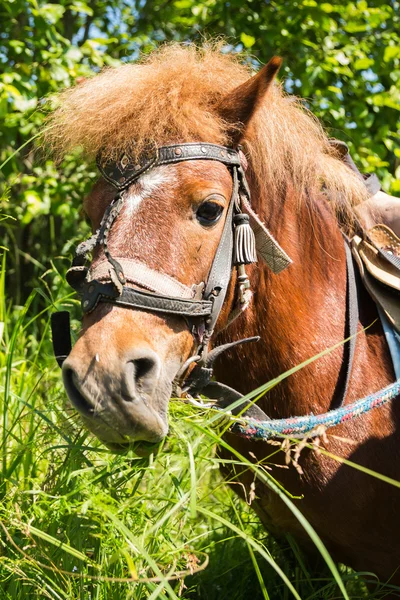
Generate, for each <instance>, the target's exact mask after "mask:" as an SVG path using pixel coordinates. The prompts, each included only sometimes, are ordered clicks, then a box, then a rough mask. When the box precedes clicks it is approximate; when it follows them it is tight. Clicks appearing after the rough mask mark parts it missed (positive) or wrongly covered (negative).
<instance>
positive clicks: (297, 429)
mask: <svg viewBox="0 0 400 600" xmlns="http://www.w3.org/2000/svg"><path fill="white" fill-rule="evenodd" d="M399 395H400V379H398V380H397V381H395V382H394V383H391V384H390V385H388V386H387V387H385V388H383V389H382V390H379V392H375V393H374V394H370V395H369V396H366V397H365V398H361V399H360V400H357V401H356V402H353V403H352V404H349V405H348V406H342V407H340V408H337V409H335V410H331V411H329V412H327V413H323V414H322V415H313V414H311V415H307V416H305V417H291V418H289V419H271V420H269V421H258V420H257V419H251V418H249V419H247V418H246V417H243V418H241V419H240V421H237V422H236V423H235V424H234V425H233V426H232V431H233V432H234V433H236V434H237V435H239V436H241V437H244V438H246V439H249V440H267V439H269V438H272V437H274V436H276V435H290V436H293V437H300V438H301V437H315V436H317V435H320V431H318V428H319V427H320V426H321V425H322V426H324V427H325V428H328V427H334V426H335V425H340V424H341V423H345V422H346V421H350V420H351V419H354V418H356V417H359V416H361V415H363V414H364V413H366V412H368V411H369V410H372V409H373V408H377V407H378V406H382V405H383V404H386V402H389V401H390V400H393V398H396V397H397V396H399Z"/></svg>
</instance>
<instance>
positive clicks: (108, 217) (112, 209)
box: [52, 143, 358, 420]
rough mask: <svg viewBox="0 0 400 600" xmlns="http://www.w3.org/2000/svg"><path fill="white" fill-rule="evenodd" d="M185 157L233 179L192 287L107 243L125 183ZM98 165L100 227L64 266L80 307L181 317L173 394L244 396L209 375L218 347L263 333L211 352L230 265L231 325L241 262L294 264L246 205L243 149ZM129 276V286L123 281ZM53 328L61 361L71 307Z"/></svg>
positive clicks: (240, 295) (239, 304) (278, 267)
mask: <svg viewBox="0 0 400 600" xmlns="http://www.w3.org/2000/svg"><path fill="white" fill-rule="evenodd" d="M190 160H213V161H218V162H220V163H222V164H224V165H225V166H226V167H227V168H228V169H229V171H230V173H231V176H232V181H233V189H232V195H231V198H230V200H229V204H228V210H227V214H226V218H225V223H224V227H223V231H222V234H221V238H220V241H219V245H218V247H217V250H216V253H215V256H214V259H213V262H212V265H211V268H210V271H209V274H208V278H207V281H206V282H199V283H194V284H193V285H192V286H191V287H189V286H185V285H183V284H182V283H181V282H179V281H178V280H176V279H174V278H173V277H171V276H169V275H166V274H164V273H161V272H159V271H155V270H153V269H150V268H149V267H147V266H146V265H144V264H143V263H140V262H137V261H132V260H129V259H125V258H119V257H113V256H112V255H111V252H110V250H109V247H108V237H109V233H110V230H111V228H112V226H113V224H114V223H115V221H116V219H117V218H118V215H119V213H120V211H121V209H122V206H123V204H124V201H125V197H126V193H127V191H128V189H129V187H130V186H131V185H132V184H133V183H135V182H136V181H137V180H138V179H139V178H140V177H141V176H142V175H143V174H144V173H147V172H148V171H150V170H151V169H153V168H155V167H157V166H161V165H171V164H177V163H179V162H183V161H190ZM97 164H98V168H99V170H100V172H101V174H102V176H103V177H104V179H106V180H107V181H108V182H109V183H110V184H111V185H112V186H113V187H114V189H115V191H116V194H115V197H114V199H113V200H112V202H111V204H110V205H109V206H108V208H107V209H106V211H105V213H104V215H103V218H102V220H101V223H100V226H99V229H98V230H97V231H96V232H95V233H94V234H93V235H92V236H91V237H90V238H89V239H88V240H87V241H85V242H82V243H81V244H79V246H78V247H77V249H76V254H75V258H74V260H73V263H72V266H71V268H70V269H69V270H68V272H67V281H68V283H69V284H70V285H71V286H72V287H73V288H74V289H75V291H76V292H77V293H78V294H79V296H80V297H81V307H82V311H83V313H84V314H87V313H90V312H91V311H93V310H94V309H95V308H96V306H97V305H98V303H99V302H105V303H110V304H115V305H117V306H121V307H124V308H132V309H141V310H146V311H150V312H155V313H161V314H173V315H178V316H181V317H183V318H184V319H185V320H186V322H187V324H188V327H189V328H190V331H191V333H192V335H193V337H194V339H195V341H196V344H197V348H196V350H195V352H194V353H193V355H192V356H191V357H190V358H189V359H188V360H186V362H185V363H184V364H183V366H182V367H181V369H180V371H179V373H178V374H177V376H176V378H175V380H174V383H173V392H174V396H176V397H189V398H192V399H193V398H195V397H199V396H200V394H203V395H205V396H207V397H211V398H215V399H216V400H217V402H218V406H219V407H224V406H229V404H231V403H232V402H234V401H235V400H238V399H240V398H242V397H243V396H242V394H240V393H239V392H237V391H236V390H234V389H232V388H230V387H228V386H226V385H224V384H222V383H220V382H217V381H211V378H212V375H213V363H214V361H215V359H216V358H217V357H218V356H220V354H221V353H222V352H224V351H226V350H228V349H230V348H232V347H233V346H236V345H238V344H242V343H248V342H254V341H258V340H259V339H260V338H259V337H251V338H246V339H242V340H237V341H234V342H231V343H228V344H224V345H222V346H217V347H215V348H214V349H213V350H210V351H209V344H210V340H211V339H212V336H213V334H214V331H215V325H216V323H217V320H218V317H219V315H220V312H221V309H222V306H223V304H224V300H225V297H226V293H227V290H228V286H229V284H230V281H231V277H232V270H233V267H235V268H236V270H237V284H236V285H237V289H236V293H235V296H236V304H235V306H234V308H233V310H232V311H231V313H230V315H229V318H228V324H229V323H230V322H232V321H233V320H234V319H235V318H236V317H237V316H239V315H240V314H241V312H243V311H244V310H245V309H246V308H247V306H248V304H249V303H250V301H251V296H252V292H251V289H250V282H249V279H248V277H247V274H246V270H245V267H246V265H248V264H251V263H254V262H256V261H257V252H258V254H259V256H261V257H262V258H263V260H264V261H265V262H266V263H267V264H268V265H269V267H270V268H271V269H272V271H273V272H275V273H278V272H280V271H282V270H283V269H285V268H286V267H287V266H289V265H290V264H291V260H290V258H289V257H288V256H287V254H286V253H285V252H284V251H283V250H282V248H281V247H280V246H279V244H278V243H277V242H276V240H274V238H273V237H272V236H271V234H270V233H269V232H268V230H267V229H266V228H265V226H264V225H263V223H262V222H261V221H260V219H259V218H258V216H257V215H256V213H254V211H253V210H252V208H251V198H250V190H249V186H248V184H247V181H246V175H245V169H246V159H245V157H244V155H243V153H242V152H241V150H240V149H239V148H238V149H234V148H227V147H225V146H219V145H216V144H206V143H185V144H176V145H170V146H163V147H160V148H158V149H157V151H156V152H155V153H154V154H152V155H150V156H144V157H143V159H142V160H141V161H139V162H134V161H132V160H131V158H130V157H129V156H128V155H126V154H124V155H123V156H122V157H121V158H120V159H119V160H118V161H117V162H106V163H105V164H104V163H103V162H102V161H101V157H98V161H97ZM100 246H102V248H103V252H104V256H105V259H104V260H102V261H101V262H100V263H98V264H97V265H96V266H95V267H94V268H93V267H91V266H90V267H87V266H86V263H87V259H88V255H89V254H90V253H91V252H92V251H93V250H94V249H95V248H96V247H100ZM346 246H347V244H346ZM346 258H347V261H346V262H347V269H348V271H347V272H348V290H350V295H351V298H350V296H349V297H348V305H349V304H350V305H351V307H353V305H354V302H356V300H354V294H356V292H354V287H355V286H354V283H353V282H352V281H351V280H352V279H353V278H354V275H352V260H351V256H350V257H349V253H348V252H347V250H346ZM349 275H350V277H349ZM349 279H350V281H349ZM128 283H129V284H130V285H127V284H128ZM349 283H350V285H349ZM132 286H134V287H132ZM348 293H349V292H348ZM350 312H351V313H354V310H353V309H352V308H350ZM357 317H358V315H357V316H356V317H352V316H351V315H350V322H351V325H350V331H349V333H351V334H354V326H353V325H352V324H353V323H355V327H356V326H357V322H358V318H357ZM52 332H53V347H54V353H55V356H56V359H57V362H58V364H59V365H60V367H61V366H62V364H63V362H64V360H65V359H66V358H67V356H68V354H69V353H70V351H71V348H72V345H71V336H70V324H69V313H68V312H66V311H61V312H56V313H53V314H52ZM353 355H354V348H353V347H351V348H350V352H349V360H348V361H346V362H349V364H348V365H347V373H346V377H345V379H346V381H345V386H344V393H343V394H342V395H343V398H342V401H343V400H344V396H345V395H346V391H347V387H348V379H349V377H350V371H351V362H352V356H353ZM193 363H194V367H193ZM188 371H189V375H188V376H187V372H188ZM245 411H246V416H250V417H252V418H255V419H259V420H260V419H261V420H262V419H267V416H266V415H265V413H264V412H263V411H262V410H261V409H260V408H259V407H258V406H257V405H254V404H252V403H251V402H249V401H247V402H244V403H243V404H242V405H241V406H240V407H238V409H237V410H236V412H240V413H243V412H245ZM233 412H234V413H235V411H233Z"/></svg>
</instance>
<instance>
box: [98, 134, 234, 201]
mask: <svg viewBox="0 0 400 600" xmlns="http://www.w3.org/2000/svg"><path fill="white" fill-rule="evenodd" d="M186 160H217V161H219V162H221V163H223V164H224V165H227V166H236V167H240V156H239V153H238V151H237V150H234V149H233V148H225V146H218V144H199V143H197V142H194V143H189V144H175V145H172V146H161V148H155V149H152V151H151V152H150V153H147V154H146V155H144V156H143V157H142V158H140V159H139V160H138V161H132V159H131V158H130V157H129V156H128V155H127V154H124V155H123V156H121V158H120V159H119V160H118V161H116V162H114V161H108V162H103V161H102V158H101V154H100V155H99V156H98V157H97V166H98V169H99V171H100V173H101V174H102V175H103V177H104V179H106V180H107V181H108V182H109V183H111V184H112V185H113V186H114V187H115V188H116V189H117V190H119V191H123V190H126V189H127V188H128V187H129V186H130V185H132V183H133V182H134V181H135V180H136V179H138V177H140V176H141V175H143V173H145V172H146V171H148V170H150V169H153V168H154V167H156V166H160V165H171V164H176V163H178V162H184V161H186Z"/></svg>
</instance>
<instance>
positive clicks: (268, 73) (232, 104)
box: [218, 56, 282, 146]
mask: <svg viewBox="0 0 400 600" xmlns="http://www.w3.org/2000/svg"><path fill="white" fill-rule="evenodd" d="M281 64H282V59H281V58H280V57H279V56H274V57H273V58H271V60H270V61H269V63H268V64H266V65H265V66H264V67H263V68H262V69H261V71H259V72H258V73H257V74H256V75H254V76H253V77H251V78H250V79H248V80H247V81H245V83H242V85H239V86H238V87H237V88H235V89H234V90H233V91H232V92H229V94H227V95H226V96H225V97H224V98H223V99H222V101H221V103H220V105H219V107H218V110H219V113H220V115H221V117H222V118H223V119H224V120H225V121H226V122H227V123H228V124H229V125H228V128H229V134H230V136H231V141H232V144H233V145H234V146H235V145H237V144H239V143H240V141H241V139H242V138H243V137H244V135H245V133H246V129H247V127H248V125H249V124H250V121H251V119H252V117H253V115H254V114H255V112H256V110H257V108H258V107H259V106H260V104H261V102H262V100H263V98H264V97H265V95H266V94H267V92H268V90H269V88H270V86H271V84H272V82H273V80H274V79H275V76H276V74H277V73H278V71H279V69H280V66H281Z"/></svg>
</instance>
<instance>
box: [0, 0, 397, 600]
mask: <svg viewBox="0 0 400 600" xmlns="http://www.w3.org/2000/svg"><path fill="white" fill-rule="evenodd" d="M399 31H400V17H399V2H398V1H396V0H360V1H358V2H355V3H354V2H346V1H341V2H330V3H329V2H318V1H317V0H296V1H293V2H289V1H288V0H283V1H279V0H249V1H248V2H242V1H241V0H230V1H229V2H228V1H224V2H222V1H217V0H196V1H195V0H168V1H167V2H166V1H165V0H147V1H146V0H122V1H120V0H96V1H95V0H88V1H87V2H85V1H83V0H59V1H58V2H53V1H51V2H46V1H45V0H0V166H1V168H0V185H1V191H0V204H1V206H0V228H1V234H0V244H1V246H2V250H1V252H2V260H3V266H2V269H1V274H0V415H1V416H0V418H1V426H0V461H1V466H0V495H1V501H0V522H1V523H2V524H3V528H2V529H1V530H0V581H1V583H0V598H1V599H3V598H4V599H7V600H8V599H10V598H17V599H18V600H24V599H25V598H30V597H35V598H36V597H37V598H57V599H64V598H65V599H68V600H71V599H78V598H80V599H82V600H83V599H84V600H87V599H89V598H90V599H91V600H94V599H96V600H101V599H103V598H104V599H105V598H111V597H112V598H113V599H114V598H115V599H116V600H118V599H119V598H124V599H125V598H133V599H139V598H166V597H171V598H174V597H177V596H178V595H179V594H181V595H182V597H185V598H207V599H209V600H213V598H229V599H230V600H236V599H237V600H239V599H242V598H245V597H253V598H254V600H256V599H257V598H264V599H266V598H271V599H281V598H282V599H283V598H288V597H289V596H288V594H289V592H288V589H287V587H285V585H284V584H283V583H282V579H281V578H280V576H279V575H278V574H277V571H276V566H277V565H279V566H280V567H281V568H282V570H283V573H284V574H285V575H286V576H287V578H288V579H289V580H290V581H291V582H292V584H293V585H294V587H295V589H296V590H297V591H298V593H299V594H300V595H301V597H302V598H310V599H311V598H316V597H318V598H332V597H333V596H337V594H338V592H337V587H336V583H335V580H334V579H333V577H332V575H331V573H330V572H329V571H328V570H327V569H326V568H324V567H321V565H319V566H318V569H315V568H314V567H313V566H311V565H310V564H308V563H307V560H306V558H305V557H304V556H302V555H301V553H300V552H299V550H298V549H297V548H296V546H295V544H294V543H293V541H292V540H290V539H285V540H283V541H280V542H276V541H275V540H273V539H272V538H271V537H270V536H268V535H267V534H266V533H265V532H264V530H263V529H262V527H261V525H260V524H259V522H258V520H257V519H256V517H255V516H254V513H253V511H252V510H251V509H249V507H248V506H247V505H246V504H245V503H243V502H241V501H239V500H238V498H237V497H236V495H234V494H232V493H231V492H230V491H229V489H228V486H227V485H226V484H223V482H222V478H221V477H220V476H219V475H218V474H217V467H218V465H219V459H218V457H217V455H216V454H215V438H214V437H213V436H214V435H215V432H214V430H213V429H210V428H209V426H208V421H207V420H206V419H205V418H204V419H203V420H202V417H196V419H193V415H192V414H191V413H190V411H186V412H185V410H184V409H183V408H182V407H180V406H178V407H177V406H175V407H174V406H173V407H172V423H173V431H174V437H172V438H171V439H170V441H169V442H168V445H167V446H166V447H164V449H163V452H161V453H160V455H159V456H158V457H157V459H155V457H152V456H150V457H149V458H147V459H139V458H135V457H134V456H130V455H129V456H111V455H109V454H107V453H105V452H104V450H103V449H102V448H101V447H99V445H98V444H97V442H95V441H94V440H93V439H92V438H90V437H88V436H87V434H86V433H85V432H83V431H82V430H81V428H80V426H79V425H78V424H77V423H76V422H75V420H74V418H73V416H72V415H71V414H69V413H68V411H65V410H64V408H63V398H64V394H63V392H62V389H61V383H60V377H59V372H58V371H56V370H55V367H54V361H53V358H52V356H51V349H50V345H49V339H48V338H49V332H48V329H49V324H48V312H49V310H51V309H52V308H53V307H57V306H59V305H63V306H64V305H70V306H71V308H72V310H74V307H75V306H76V301H75V300H73V299H71V295H70V294H69V292H67V291H66V288H65V284H64V280H63V274H64V272H65V269H66V267H67V265H68V257H69V255H70V250H71V247H72V246H73V245H74V243H75V241H76V240H77V239H81V238H82V237H83V236H85V235H86V234H87V232H88V226H87V225H86V223H85V222H84V219H83V218H82V214H81V210H80V206H81V199H82V197H83V196H84V194H85V193H86V191H87V190H88V188H89V186H90V185H91V183H92V181H93V180H94V178H95V177H96V173H95V169H94V168H93V166H92V165H86V164H84V163H83V162H82V160H81V158H80V156H79V153H76V154H73V155H69V156H67V157H66V158H65V160H64V162H63V164H62V165H59V166H56V165H54V163H53V162H52V160H51V159H50V158H48V157H46V154H45V152H43V153H42V156H41V157H40V156H38V154H36V155H35V153H34V138H35V136H36V135H37V133H38V130H39V127H40V126H41V125H42V123H43V118H44V110H43V107H44V100H45V99H47V98H50V99H51V96H52V94H54V93H55V92H57V91H58V90H59V89H60V88H63V87H65V86H69V85H71V84H73V83H75V82H79V78H81V77H86V76H89V75H90V74H91V73H93V72H96V71H98V70H99V69H101V68H103V67H105V66H109V65H114V64H119V62H120V61H125V62H126V61H130V60H135V59H136V58H137V57H138V55H139V52H140V51H143V52H149V51H150V50H151V49H153V48H154V47H155V45H156V44H157V43H159V42H162V41H168V40H181V41H202V40H203V39H204V37H205V36H214V35H220V34H222V35H225V36H227V40H228V41H227V43H226V47H225V50H226V51H244V52H245V53H246V56H247V57H248V60H250V61H252V62H253V64H254V66H257V65H258V63H259V61H261V62H266V61H267V60H268V59H269V58H270V57H271V56H272V55H273V54H280V55H282V56H283V57H284V59H285V64H284V69H283V71H282V78H283V80H284V85H285V88H286V89H287V91H289V92H291V93H295V94H298V95H300V96H303V97H305V98H306V102H307V105H308V106H309V107H310V108H311V110H312V111H313V112H314V113H315V114H316V115H317V116H318V117H319V118H321V119H322V121H323V122H324V124H325V125H326V126H327V127H329V128H330V131H331V134H332V135H333V136H335V137H338V138H340V139H344V140H345V141H346V142H348V143H349V144H350V146H351V150H352V153H353V156H354V158H355V159H356V161H357V162H358V163H359V164H360V165H361V167H362V168H363V169H364V170H366V171H376V172H377V173H378V175H379V176H380V177H381V179H382V181H383V184H384V187H385V189H386V190H387V191H389V192H390V191H391V192H392V193H399V192H400V183H399V181H398V178H399V174H400V173H399V169H400V167H399V163H400V151H399V149H398V139H399V138H398V131H399V99H400V98H399V96H400V91H399V89H400V85H399V78H400V34H399ZM5 248H6V249H7V250H5ZM5 257H7V265H8V266H7V272H6V269H5ZM5 280H7V295H6V294H5ZM32 290H34V291H33V292H32ZM76 326H77V324H76ZM182 411H183V412H182ZM188 423H190V426H188ZM194 425H197V429H196V427H194ZM189 448H190V451H189ZM190 452H191V453H192V454H193V456H194V458H195V463H194V464H195V467H194V468H193V463H192V461H191V459H190V456H191V454H190ZM238 460H239V459H238ZM249 468H250V466H249ZM21 551H22V552H21ZM202 552H204V553H207V554H209V555H210V565H209V567H208V568H207V570H206V571H205V572H204V573H198V574H197V575H195V576H194V577H193V578H191V577H185V578H184V577H183V576H182V577H180V580H178V581H172V582H171V583H168V582H167V581H166V579H165V577H164V575H165V574H166V573H168V571H169V570H174V571H178V570H183V571H186V570H188V569H189V570H190V569H191V568H192V567H193V566H194V567H195V568H196V565H197V566H198V563H197V562H196V561H197V558H196V557H198V558H199V560H200V561H202V560H203V558H204V555H203V554H201V553H202ZM262 556H263V557H264V558H263V559H261V558H260V557H262ZM265 557H267V558H268V559H269V562H268V561H267V560H266V558H265ZM221 565H222V567H221ZM62 569H63V570H65V571H67V572H70V573H73V574H74V575H76V577H74V575H66V574H64V573H63V572H62ZM315 573H318V576H317V577H316V576H315ZM80 575H83V577H82V578H80V577H78V576H80ZM90 575H94V576H95V577H100V579H99V580H96V579H90V578H89V577H88V576H90ZM105 575H106V576H109V577H112V578H117V577H122V578H125V579H126V578H131V579H132V578H133V579H135V578H137V577H139V578H144V577H153V576H154V577H156V581H154V582H147V583H137V582H136V583H133V582H121V583H118V582H117V581H115V580H113V581H107V580H105V579H104V576H105ZM341 575H342V578H343V580H344V581H345V584H346V589H347V593H348V594H349V596H350V597H360V598H363V597H369V598H372V597H377V598H378V597H380V596H382V595H383V594H384V593H385V589H383V588H381V587H379V586H377V587H376V589H375V591H374V592H366V591H365V588H364V584H363V583H361V582H360V580H359V578H358V576H357V574H354V573H351V572H350V571H348V570H346V569H345V568H344V567H343V568H341ZM183 582H184V583H185V584H186V585H187V588H184V587H183ZM386 589H387V588H386Z"/></svg>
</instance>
